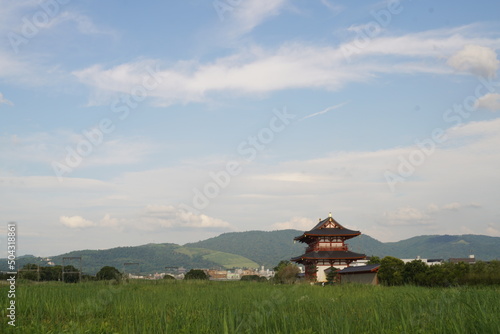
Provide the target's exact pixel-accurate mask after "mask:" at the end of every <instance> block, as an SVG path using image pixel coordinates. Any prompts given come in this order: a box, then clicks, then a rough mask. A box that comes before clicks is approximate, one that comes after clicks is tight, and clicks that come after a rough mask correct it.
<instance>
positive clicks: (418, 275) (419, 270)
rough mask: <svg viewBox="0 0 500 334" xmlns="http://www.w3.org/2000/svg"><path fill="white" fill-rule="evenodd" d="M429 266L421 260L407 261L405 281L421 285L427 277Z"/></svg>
mask: <svg viewBox="0 0 500 334" xmlns="http://www.w3.org/2000/svg"><path fill="white" fill-rule="evenodd" d="M428 270H429V266H428V265H427V264H425V263H424V262H422V261H420V260H413V261H411V262H408V263H405V266H404V268H403V281H404V282H405V283H408V284H415V285H421V284H422V283H423V282H424V281H425V278H426V273H427V271H428Z"/></svg>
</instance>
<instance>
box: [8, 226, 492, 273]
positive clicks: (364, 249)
mask: <svg viewBox="0 0 500 334" xmlns="http://www.w3.org/2000/svg"><path fill="white" fill-rule="evenodd" d="M302 233H303V231H299V230H293V229H288V230H277V231H246V232H226V233H222V234H220V235H218V236H216V237H213V238H208V239H205V240H202V241H198V242H192V243H186V244H184V245H182V246H181V245H177V244H174V243H160V244H153V243H150V244H146V245H141V246H128V247H115V248H110V249H103V250H89V249H87V250H76V251H72V252H68V253H65V254H60V255H56V256H52V257H50V261H51V262H54V263H55V264H56V265H57V264H59V265H60V264H62V258H63V257H69V256H81V257H82V262H83V267H84V270H83V271H84V272H85V273H88V274H95V273H96V272H97V271H98V270H99V269H100V268H101V267H103V266H114V267H116V268H117V269H119V270H123V269H124V268H123V267H124V263H127V262H138V263H141V265H140V271H141V272H142V273H154V272H163V271H164V270H165V267H167V266H171V267H185V268H219V269H230V268H233V267H247V268H255V267H259V266H262V265H263V266H265V267H266V268H273V267H274V266H276V265H277V264H278V263H279V261H281V260H289V259H290V258H292V257H295V256H299V255H301V254H303V253H304V250H305V244H302V243H294V242H293V238H294V237H296V236H298V235H301V234H302ZM346 243H347V244H348V245H349V248H350V249H351V250H352V251H354V252H358V253H363V254H366V255H367V256H374V255H375V256H379V257H384V256H388V255H390V256H394V257H398V258H407V259H408V258H416V257H417V256H420V257H421V258H440V259H444V260H448V259H449V258H465V257H468V256H469V255H471V254H474V255H475V257H476V259H478V260H483V261H489V260H494V259H500V237H490V236H485V235H477V234H463V235H421V236H415V237H412V238H408V239H404V240H400V241H396V242H386V243H384V242H381V241H378V240H377V239H374V238H372V237H370V236H369V235H366V234H362V235H360V236H358V237H355V238H352V239H349V240H347V241H346ZM0 261H1V262H0V270H1V271H7V268H6V266H7V260H5V261H4V260H3V259H2V260H0ZM48 262H49V261H47V260H46V258H42V257H36V256H22V257H19V258H18V268H20V267H22V265H24V264H26V263H39V264H40V265H48V264H47V263H48Z"/></svg>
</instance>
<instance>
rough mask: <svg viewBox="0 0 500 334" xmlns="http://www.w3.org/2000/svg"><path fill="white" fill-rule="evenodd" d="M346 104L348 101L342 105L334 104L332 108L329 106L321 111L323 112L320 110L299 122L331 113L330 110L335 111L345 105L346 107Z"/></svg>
mask: <svg viewBox="0 0 500 334" xmlns="http://www.w3.org/2000/svg"><path fill="white" fill-rule="evenodd" d="M348 103H349V101H346V102H342V103H339V104H336V105H334V106H331V107H328V108H326V109H323V110H321V111H319V112H317V113H314V114H310V115H307V116H305V117H303V118H301V119H300V120H301V121H303V120H305V119H307V118H311V117H315V116H319V115H323V114H326V113H327V112H329V111H332V110H335V109H338V108H340V107H343V106H345V105H346V104H348Z"/></svg>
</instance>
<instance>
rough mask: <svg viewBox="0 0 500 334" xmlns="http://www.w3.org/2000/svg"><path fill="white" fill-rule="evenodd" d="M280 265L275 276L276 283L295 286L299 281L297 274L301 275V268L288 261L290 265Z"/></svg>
mask: <svg viewBox="0 0 500 334" xmlns="http://www.w3.org/2000/svg"><path fill="white" fill-rule="evenodd" d="M282 262H285V261H281V262H280V264H278V266H277V267H275V269H276V268H277V269H278V270H277V271H276V272H275V274H274V281H275V282H276V283H280V284H293V283H295V281H296V280H297V274H298V273H300V270H299V267H297V266H296V265H295V264H292V263H290V262H288V261H286V262H287V263H288V264H285V263H282Z"/></svg>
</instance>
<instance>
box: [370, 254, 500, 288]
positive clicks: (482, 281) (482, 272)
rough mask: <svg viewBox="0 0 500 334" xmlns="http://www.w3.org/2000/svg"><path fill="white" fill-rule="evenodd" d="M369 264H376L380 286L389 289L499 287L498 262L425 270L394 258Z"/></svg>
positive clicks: (426, 267)
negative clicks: (492, 285)
mask: <svg viewBox="0 0 500 334" xmlns="http://www.w3.org/2000/svg"><path fill="white" fill-rule="evenodd" d="M377 261H378V262H377ZM370 263H380V269H379V271H378V278H379V280H380V283H381V284H384V285H390V286H394V285H404V284H412V285H419V286H428V287H437V286H440V287H446V286H456V285H491V284H500V261H490V262H482V261H478V262H476V263H474V264H467V263H464V262H459V263H449V262H447V263H442V264H436V265H431V266H429V265H427V264H425V263H424V262H422V261H420V260H413V261H411V262H407V263H404V262H403V261H402V260H400V259H398V258H395V257H391V256H386V257H384V258H383V259H381V260H380V259H377V258H372V259H371V260H370Z"/></svg>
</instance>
